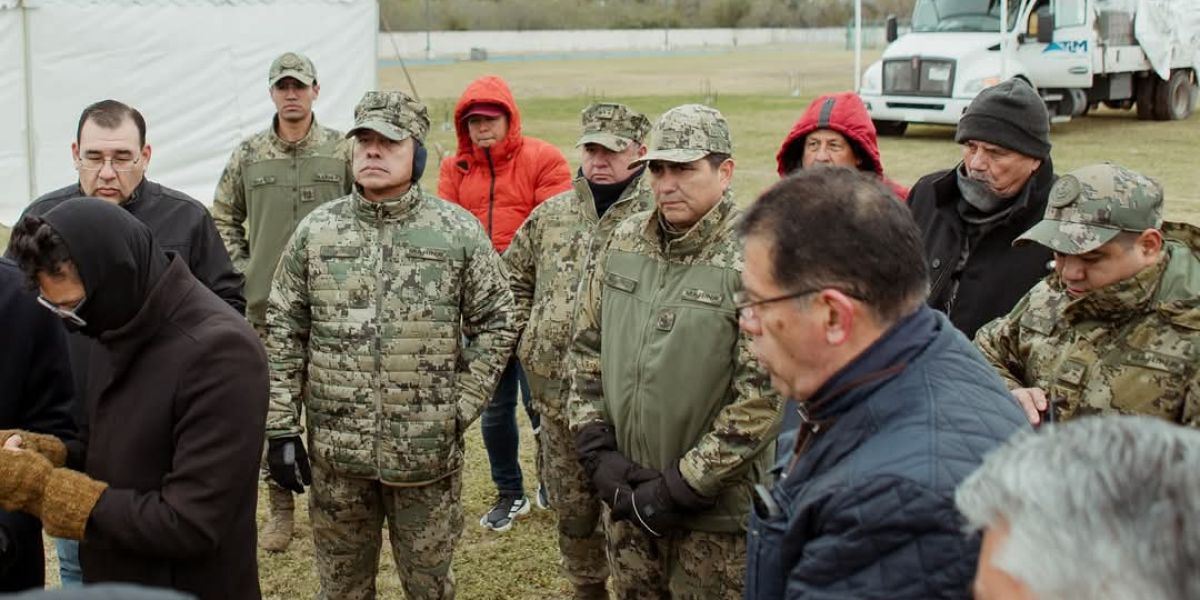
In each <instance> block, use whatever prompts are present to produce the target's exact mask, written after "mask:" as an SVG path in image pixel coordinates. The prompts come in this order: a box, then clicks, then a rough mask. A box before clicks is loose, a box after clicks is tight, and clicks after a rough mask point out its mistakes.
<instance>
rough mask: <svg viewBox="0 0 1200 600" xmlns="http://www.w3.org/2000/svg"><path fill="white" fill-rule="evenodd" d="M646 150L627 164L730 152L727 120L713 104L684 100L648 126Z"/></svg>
mask: <svg viewBox="0 0 1200 600" xmlns="http://www.w3.org/2000/svg"><path fill="white" fill-rule="evenodd" d="M648 146H649V151H648V152H646V155H645V156H643V157H641V158H639V159H638V160H635V161H633V162H632V163H630V166H633V165H636V164H638V163H644V162H649V161H652V160H665V161H668V162H677V163H688V162H692V161H694V160H700V159H701V158H704V157H705V156H708V155H709V154H733V139H732V138H731V137H730V135H729V123H728V122H726V121H725V117H724V116H722V115H721V112H720V111H718V110H717V109H715V108H711V107H708V106H704V105H703V104H684V105H683V106H676V107H675V108H672V109H671V110H668V111H667V112H665V113H663V115H662V116H661V117H659V118H658V121H657V122H656V123H655V124H654V128H653V129H651V130H650V143H649V144H648Z"/></svg>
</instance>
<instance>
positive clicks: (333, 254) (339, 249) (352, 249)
mask: <svg viewBox="0 0 1200 600" xmlns="http://www.w3.org/2000/svg"><path fill="white" fill-rule="evenodd" d="M359 256H362V248H360V247H358V246H321V258H358V257H359Z"/></svg>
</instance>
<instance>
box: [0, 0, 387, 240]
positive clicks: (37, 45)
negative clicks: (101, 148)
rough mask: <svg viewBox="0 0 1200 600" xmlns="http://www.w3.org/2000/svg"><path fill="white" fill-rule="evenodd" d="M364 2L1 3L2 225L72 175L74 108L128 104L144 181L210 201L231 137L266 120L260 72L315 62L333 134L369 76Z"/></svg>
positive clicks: (369, 3)
mask: <svg viewBox="0 0 1200 600" xmlns="http://www.w3.org/2000/svg"><path fill="white" fill-rule="evenodd" d="M377 19H378V12H377V6H376V2H375V0H0V223H12V222H13V221H14V220H15V219H16V217H17V215H18V214H19V213H20V211H21V210H22V208H23V207H24V206H25V205H26V204H28V203H29V202H30V201H31V200H32V199H33V198H36V197H37V196H38V195H41V194H43V193H45V192H48V191H50V190H54V189H57V188H59V187H62V186H64V185H67V184H70V183H72V182H74V181H75V180H76V173H75V171H74V165H73V164H72V163H71V159H70V146H71V142H73V141H74V139H75V128H76V125H77V123H78V119H79V113H80V111H81V110H82V109H83V108H84V107H85V106H87V105H88V104H91V103H92V102H95V101H97V100H102V99H105V98H114V99H117V100H120V101H122V102H125V103H127V104H130V105H132V106H134V107H135V108H137V109H138V110H140V111H141V112H142V114H143V115H144V116H145V117H146V121H147V130H148V131H147V142H148V143H149V144H150V145H151V146H152V148H153V156H152V158H151V164H150V168H149V171H148V174H147V176H148V177H150V178H151V179H154V180H155V181H158V182H160V183H163V184H165V185H167V186H170V187H173V188H176V189H179V190H182V191H184V192H186V193H188V194H190V195H192V196H193V197H195V198H196V199H198V200H200V201H201V202H204V203H205V204H211V202H212V193H213V189H214V188H215V187H216V182H217V179H218V178H219V177H220V175H221V170H222V168H223V167H224V165H225V161H226V159H227V158H228V157H229V153H230V152H231V151H232V150H233V148H234V146H235V145H236V144H237V143H238V141H239V140H240V139H241V138H243V137H245V136H247V135H250V134H252V133H253V132H255V131H258V130H261V129H263V128H264V127H266V126H267V125H268V124H269V122H270V118H271V115H272V114H274V106H273V105H272V104H271V101H270V99H269V97H268V92H267V69H268V67H269V66H270V63H271V61H272V60H273V59H274V58H275V57H276V56H278V55H279V54H281V53H283V52H287V51H289V50H295V51H299V52H303V53H305V54H306V55H308V57H309V58H311V59H312V60H313V63H315V64H316V67H317V75H318V79H319V81H320V84H321V95H320V98H318V100H317V103H316V107H315V110H316V113H317V118H318V119H319V120H320V121H321V122H322V123H324V124H327V125H330V126H333V127H337V128H339V129H345V128H347V127H348V126H349V125H350V122H351V120H352V118H353V109H354V104H355V103H356V102H357V100H358V99H359V98H360V97H361V96H362V93H363V92H364V91H367V90H370V89H374V88H375V83H376V69H375V52H376V31H377V29H378V25H377V23H378V20H377Z"/></svg>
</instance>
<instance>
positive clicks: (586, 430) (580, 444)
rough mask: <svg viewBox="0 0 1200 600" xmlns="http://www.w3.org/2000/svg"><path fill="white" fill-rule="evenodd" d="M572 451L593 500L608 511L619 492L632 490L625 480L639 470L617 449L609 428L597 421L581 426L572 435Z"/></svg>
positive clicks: (614, 437) (612, 431)
mask: <svg viewBox="0 0 1200 600" xmlns="http://www.w3.org/2000/svg"><path fill="white" fill-rule="evenodd" d="M575 450H576V452H578V454H579V462H580V463H581V464H582V465H583V470H584V472H585V473H586V474H587V476H588V479H589V480H591V482H592V487H593V488H595V490H596V497H597V498H600V500H601V501H603V502H604V503H605V504H607V505H608V506H609V508H612V506H613V505H614V504H615V503H616V499H617V494H618V492H619V491H621V490H624V491H625V492H626V493H631V492H632V491H633V485H631V484H630V482H629V479H630V476H631V475H632V474H634V472H635V470H637V469H641V467H640V466H639V465H638V464H637V463H635V462H633V461H631V460H629V459H628V458H625V455H624V454H621V452H620V451H619V450H617V434H616V430H615V429H613V426H612V425H609V424H608V423H598V422H597V423H588V424H587V425H584V426H583V427H581V428H580V429H579V431H578V432H576V433H575ZM643 479H644V478H643Z"/></svg>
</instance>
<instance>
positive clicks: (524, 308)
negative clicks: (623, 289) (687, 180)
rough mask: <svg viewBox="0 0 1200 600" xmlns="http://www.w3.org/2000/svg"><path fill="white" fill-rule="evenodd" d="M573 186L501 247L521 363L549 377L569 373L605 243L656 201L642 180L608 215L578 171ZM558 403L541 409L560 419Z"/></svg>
mask: <svg viewBox="0 0 1200 600" xmlns="http://www.w3.org/2000/svg"><path fill="white" fill-rule="evenodd" d="M574 185H575V189H573V190H571V191H569V192H563V193H561V194H559V195H557V196H554V197H553V198H550V199H549V200H547V201H546V202H544V203H542V204H541V205H540V206H538V207H537V208H535V209H534V210H533V213H531V214H530V215H529V218H528V219H526V221H525V223H524V224H523V225H521V228H520V229H518V230H517V234H516V235H515V236H514V237H513V239H512V243H511V244H510V245H509V247H508V250H506V251H505V252H504V262H505V264H506V265H507V266H508V273H509V278H510V281H511V283H512V289H513V297H514V299H515V300H516V303H517V304H516V306H517V309H516V310H517V314H518V317H519V320H520V321H522V322H527V323H528V326H527V328H526V329H525V332H524V333H523V334H522V336H521V342H520V344H519V345H518V346H517V355H518V356H519V357H520V359H521V366H523V367H524V368H525V369H527V370H529V371H531V372H533V373H536V374H538V375H541V376H542V377H546V378H548V379H564V378H565V377H566V374H567V373H566V354H567V348H568V347H569V346H570V344H571V333H572V326H573V321H572V319H573V317H574V315H575V309H576V305H577V302H578V298H579V288H580V285H581V282H582V281H583V279H584V275H585V274H587V273H591V272H592V266H593V264H594V263H595V260H596V256H597V254H599V252H600V249H601V248H602V247H603V246H604V242H605V241H606V240H608V236H609V234H611V233H612V231H613V229H614V228H615V227H616V226H617V223H620V222H621V221H622V220H624V219H625V218H627V217H629V216H630V215H632V214H633V213H636V212H642V211H645V210H649V209H650V208H652V207H653V206H654V198H653V196H652V195H651V194H650V190H649V187H648V186H647V185H646V183H645V178H644V177H638V179H637V181H635V182H633V183H631V184H630V185H629V187H627V188H625V191H624V192H622V193H621V197H620V198H619V199H617V202H616V203H614V204H613V205H612V206H611V207H610V208H609V209H608V210H607V211H606V212H605V213H604V216H603V217H601V216H598V215H597V214H596V203H595V201H594V200H593V198H592V190H591V188H589V187H588V183H587V180H586V179H584V178H583V177H582V176H580V177H578V178H576V179H575V181H574ZM548 400H554V399H548ZM558 400H559V402H558V405H552V406H545V407H542V406H539V407H538V408H539V410H542V411H543V412H547V411H549V412H553V413H556V414H555V415H552V416H563V415H562V410H563V407H562V406H561V399H558Z"/></svg>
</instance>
